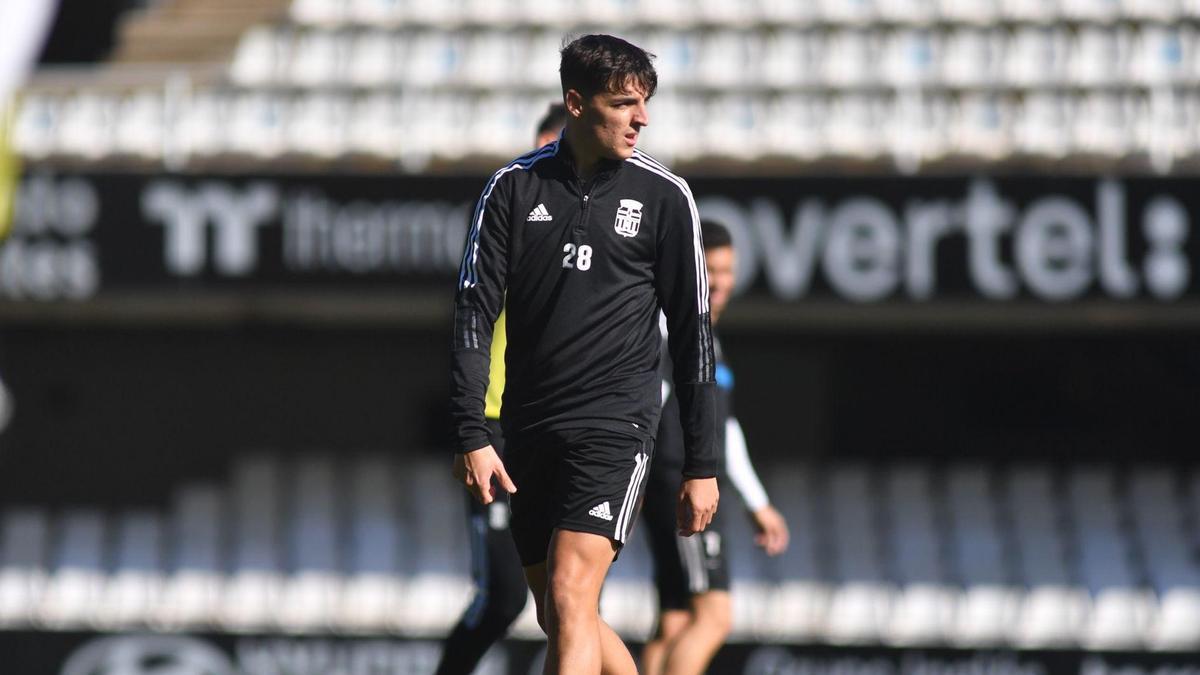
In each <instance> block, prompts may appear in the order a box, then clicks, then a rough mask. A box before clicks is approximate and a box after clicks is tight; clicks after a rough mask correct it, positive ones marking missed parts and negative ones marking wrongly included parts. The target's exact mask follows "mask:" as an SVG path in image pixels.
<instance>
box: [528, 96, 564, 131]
mask: <svg viewBox="0 0 1200 675" xmlns="http://www.w3.org/2000/svg"><path fill="white" fill-rule="evenodd" d="M566 123H567V106H565V105H563V104H561V103H551V104H550V107H549V108H547V109H546V114H545V115H543V116H542V121H541V122H538V128H537V134H536V135H537V136H541V135H542V134H544V133H546V132H548V131H554V132H557V131H559V130H561V129H562V128H563V125H564V124H566Z"/></svg>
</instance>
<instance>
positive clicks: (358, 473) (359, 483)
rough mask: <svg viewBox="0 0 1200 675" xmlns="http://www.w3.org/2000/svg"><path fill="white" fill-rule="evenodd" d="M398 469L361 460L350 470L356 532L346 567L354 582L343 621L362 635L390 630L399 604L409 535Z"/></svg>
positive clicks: (351, 538)
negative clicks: (403, 556) (402, 516)
mask: <svg viewBox="0 0 1200 675" xmlns="http://www.w3.org/2000/svg"><path fill="white" fill-rule="evenodd" d="M395 469H396V467H395V466H394V464H393V463H392V462H389V461H387V460H386V459H384V458H382V457H378V456H368V457H362V458H359V459H356V460H354V462H353V464H352V465H351V467H350V476H349V490H348V492H347V496H348V499H349V504H350V513H349V514H348V515H349V520H348V521H347V522H348V523H349V528H350V533H349V540H348V542H347V544H348V545H347V555H346V560H345V565H344V569H345V570H346V574H347V575H348V579H347V581H346V586H345V593H344V595H343V602H342V606H341V609H340V610H339V612H338V616H339V618H340V620H341V622H342V623H343V624H344V625H349V626H351V627H353V628H354V629H356V630H380V629H382V628H384V627H386V626H387V625H388V619H389V615H390V614H391V613H392V612H393V611H394V609H395V607H397V606H398V605H397V603H398V602H399V593H400V591H401V586H400V583H399V578H400V571H401V570H400V564H401V560H400V549H401V546H402V545H403V541H404V536H405V530H404V525H403V523H402V522H401V520H400V506H399V499H398V498H399V495H398V494H397V493H396V490H395V481H396V480H397V478H396V477H395Z"/></svg>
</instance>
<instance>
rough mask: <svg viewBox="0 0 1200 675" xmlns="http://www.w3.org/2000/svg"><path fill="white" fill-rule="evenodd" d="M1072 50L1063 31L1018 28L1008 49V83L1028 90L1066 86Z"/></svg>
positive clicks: (1047, 27) (1053, 27)
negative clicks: (1057, 85) (1068, 61)
mask: <svg viewBox="0 0 1200 675" xmlns="http://www.w3.org/2000/svg"><path fill="white" fill-rule="evenodd" d="M1037 1H1038V2H1041V0H1037ZM1068 46H1069V36H1068V35H1067V33H1066V31H1065V30H1064V29H1063V28H1061V27H1058V26H1022V27H1019V28H1016V29H1015V30H1014V31H1013V33H1012V35H1011V37H1010V38H1009V40H1008V44H1007V45H1006V47H1005V60H1006V63H1005V79H1006V81H1007V82H1008V83H1010V84H1014V85H1019V86H1026V87H1037V86H1045V85H1053V84H1060V83H1062V82H1063V80H1064V79H1065V77H1066V74H1067V57H1068V56H1069V54H1068Z"/></svg>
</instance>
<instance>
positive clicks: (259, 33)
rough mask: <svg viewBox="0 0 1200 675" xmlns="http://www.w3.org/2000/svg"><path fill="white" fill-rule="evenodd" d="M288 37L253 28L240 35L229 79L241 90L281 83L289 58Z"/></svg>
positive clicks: (277, 31)
mask: <svg viewBox="0 0 1200 675" xmlns="http://www.w3.org/2000/svg"><path fill="white" fill-rule="evenodd" d="M291 45H292V34H291V33H290V32H288V31H285V30H282V29H277V28H273V27H271V26H254V27H253V28H251V29H250V30H248V31H246V33H245V34H244V35H242V39H241V41H240V42H239V43H238V47H237V51H236V52H234V55H233V63H232V64H230V66H229V77H230V78H231V79H232V80H233V81H234V82H236V83H237V84H240V85H244V86H249V87H253V86H261V85H266V84H271V83H274V82H281V81H283V79H284V76H285V70H284V69H285V67H286V65H287V64H288V62H289V60H290V57H291V53H290V52H291Z"/></svg>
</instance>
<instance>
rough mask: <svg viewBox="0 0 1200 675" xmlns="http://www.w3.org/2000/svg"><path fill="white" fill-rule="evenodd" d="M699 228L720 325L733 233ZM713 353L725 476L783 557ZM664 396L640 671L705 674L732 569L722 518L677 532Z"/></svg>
mask: <svg viewBox="0 0 1200 675" xmlns="http://www.w3.org/2000/svg"><path fill="white" fill-rule="evenodd" d="M701 228H702V231H703V235H704V258H705V264H706V267H707V269H708V297H709V303H710V306H711V307H712V323H713V325H714V326H715V325H716V324H717V321H718V320H719V319H720V318H721V313H722V312H723V311H724V310H725V307H726V305H727V304H728V302H729V297H730V294H731V293H732V291H733V285H734V279H735V278H736V275H735V272H734V260H735V259H734V251H733V239H732V237H730V235H729V230H727V229H725V227H724V226H723V225H721V224H720V223H717V222H715V221H710V220H704V221H702V222H701ZM713 349H714V350H715V352H716V358H717V368H716V376H717V404H716V409H717V420H718V423H719V425H720V426H721V427H723V429H722V431H723V433H724V455H725V475H726V476H728V478H729V480H730V482H732V483H733V485H734V487H735V488H736V489H737V492H738V494H740V495H741V497H742V501H743V502H745V504H746V508H747V510H748V511H749V512H750V517H751V519H752V520H753V522H754V525H755V528H756V529H757V534H756V536H755V542H756V543H757V544H758V545H759V546H761V547H762V548H763V549H764V550H766V552H767V554H768V555H778V554H780V553H782V552H783V551H784V550H785V549H786V548H787V544H788V529H787V522H786V521H785V520H784V518H783V516H782V515H780V513H779V511H777V510H776V509H775V508H774V507H773V506H771V504H770V501H769V500H768V499H767V493H766V490H764V489H763V486H762V482H761V481H759V479H758V475H757V474H756V473H755V472H754V466H753V465H752V464H751V463H750V456H749V454H747V452H746V439H745V436H744V435H743V434H742V427H741V425H740V424H738V421H737V419H736V418H735V417H734V416H733V410H732V394H733V371H731V370H730V369H729V367H728V366H727V365H726V364H725V360H724V355H723V354H722V351H721V345H720V342H719V341H718V340H717V339H716V338H715V337H714V339H713ZM663 391H664V401H663V414H662V421H661V422H659V427H658V440H657V442H656V443H655V457H654V462H653V463H651V465H650V482H649V484H648V485H647V486H646V504H645V519H646V530H645V531H646V534H647V536H648V537H649V539H650V550H651V554H652V555H653V559H654V583H655V585H656V586H657V587H658V607H659V619H658V626H657V628H656V630H655V634H654V637H653V639H651V640H650V642H648V643H646V647H645V649H644V650H643V651H642V671H643V673H644V674H645V675H699V673H703V672H704V671H705V669H706V668H707V667H708V663H709V661H711V660H712V657H713V656H714V655H715V654H716V653H717V650H718V649H720V647H721V645H722V644H723V643H724V642H725V638H726V636H727V635H728V634H729V628H730V623H731V620H732V610H731V604H730V598H729V566H728V562H727V561H726V558H725V553H724V546H723V545H724V541H723V540H722V534H723V527H722V525H723V520H724V519H723V518H722V517H721V515H718V516H717V517H716V518H714V519H713V522H712V524H711V525H709V527H708V529H707V530H705V531H704V533H703V534H702V535H700V536H697V537H691V538H686V539H685V538H683V537H679V536H678V535H677V534H676V533H675V527H674V504H673V503H672V502H671V498H670V492H668V491H667V490H669V489H670V488H669V486H670V485H671V484H672V483H673V482H674V481H675V480H676V478H675V476H677V475H678V472H679V467H680V465H681V464H682V462H683V448H682V445H681V440H682V439H681V438H680V432H679V428H680V427H679V405H678V401H677V400H676V398H675V397H674V396H673V395H672V391H671V386H670V380H669V378H668V377H667V376H666V374H664V378H663ZM720 446H721V443H720V442H718V447H720ZM722 513H723V512H722Z"/></svg>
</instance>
